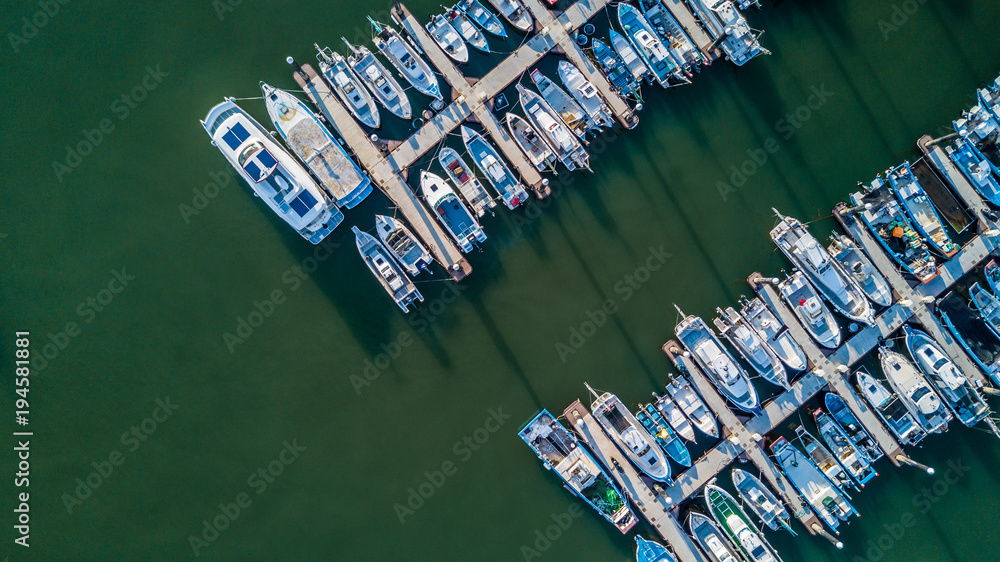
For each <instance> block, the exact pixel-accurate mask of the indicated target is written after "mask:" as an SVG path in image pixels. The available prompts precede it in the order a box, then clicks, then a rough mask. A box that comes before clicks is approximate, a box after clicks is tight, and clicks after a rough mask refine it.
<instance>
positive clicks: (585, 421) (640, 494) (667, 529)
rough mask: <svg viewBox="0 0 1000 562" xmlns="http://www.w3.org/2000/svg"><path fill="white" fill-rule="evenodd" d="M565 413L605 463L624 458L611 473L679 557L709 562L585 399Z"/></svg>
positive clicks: (682, 561)
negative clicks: (619, 469)
mask: <svg viewBox="0 0 1000 562" xmlns="http://www.w3.org/2000/svg"><path fill="white" fill-rule="evenodd" d="M563 416H564V417H565V418H566V420H567V421H568V422H569V424H570V425H571V426H572V427H573V429H574V430H575V431H576V434H577V436H578V437H579V439H580V441H582V442H583V443H584V444H586V445H587V447H588V448H589V449H590V450H591V451H592V452H593V453H594V457H595V458H596V459H597V460H598V461H600V462H601V464H602V465H604V466H606V467H611V466H613V464H612V463H611V459H612V458H615V459H617V458H619V457H620V458H621V459H622V460H621V461H620V462H619V463H618V464H619V466H621V467H622V471H621V472H619V471H617V470H614V469H609V470H608V474H610V475H611V477H612V478H614V479H615V481H616V482H618V485H619V486H621V489H622V491H623V492H624V493H625V495H626V496H627V499H628V501H629V502H631V504H632V505H633V506H634V507H635V508H636V511H637V512H638V513H639V514H641V515H642V516H643V517H645V518H646V520H647V521H649V524H650V525H652V526H653V528H654V529H656V532H657V533H658V534H659V535H660V536H661V537H662V538H663V539H664V540H665V541H667V542H668V543H669V544H670V546H671V548H672V549H673V551H674V553H675V554H676V555H677V558H678V559H679V560H680V561H681V562H708V561H707V560H705V557H704V556H702V554H701V552H700V551H699V550H698V548H697V547H696V546H695V545H694V542H693V541H692V540H691V537H689V536H688V535H687V533H685V532H684V529H683V528H682V527H681V524H680V523H679V522H678V521H677V518H676V517H675V516H674V514H673V513H672V511H671V510H672V509H674V507H676V506H675V504H673V503H669V500H667V499H665V498H664V497H662V496H658V495H657V494H655V493H654V492H653V491H652V490H650V489H649V487H648V486H647V485H646V484H645V482H643V480H642V478H641V477H640V476H639V473H638V472H637V471H636V469H635V468H634V467H633V466H632V463H630V462H629V461H628V460H627V459H626V457H625V455H624V454H622V452H621V451H619V450H618V447H617V446H616V445H615V444H614V443H612V442H611V440H610V439H609V438H608V437H607V436H606V435H605V434H604V430H603V429H601V426H600V425H598V423H597V420H595V419H594V416H592V415H591V414H590V411H589V410H588V409H587V408H586V407H585V406H584V405H583V403H581V402H580V401H579V400H577V401H575V402H573V403H572V404H570V405H569V407H568V408H566V409H565V410H564V411H563Z"/></svg>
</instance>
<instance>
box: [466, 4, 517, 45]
mask: <svg viewBox="0 0 1000 562" xmlns="http://www.w3.org/2000/svg"><path fill="white" fill-rule="evenodd" d="M455 8H457V9H458V11H460V12H462V13H463V14H465V16H466V17H467V18H469V19H470V20H472V21H473V22H475V24H476V25H478V26H479V27H481V28H482V29H483V31H485V32H486V33H490V34H493V35H496V36H497V37H499V38H501V39H506V38H507V30H506V29H504V28H503V24H502V23H500V20H499V19H497V17H496V16H494V15H493V14H491V13H490V12H489V11H487V9H486V8H485V7H483V5H482V3H480V2H479V0H459V1H458V4H455Z"/></svg>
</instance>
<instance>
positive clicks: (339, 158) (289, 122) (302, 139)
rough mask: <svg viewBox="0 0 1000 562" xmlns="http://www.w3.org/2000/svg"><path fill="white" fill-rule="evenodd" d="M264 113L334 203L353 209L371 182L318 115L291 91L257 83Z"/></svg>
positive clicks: (365, 195) (365, 193) (360, 200)
mask: <svg viewBox="0 0 1000 562" xmlns="http://www.w3.org/2000/svg"><path fill="white" fill-rule="evenodd" d="M260 89H261V91H262V92H263V94H264V105H265V106H266V107H267V114H268V116H269V117H270V118H271V122H272V123H274V127H275V129H276V130H277V131H278V134H280V135H281V138H283V139H285V144H286V145H288V147H289V148H291V149H292V152H294V153H295V155H296V156H298V157H299V160H301V161H302V163H303V164H305V165H306V167H307V168H309V171H311V172H312V174H313V177H314V178H316V180H318V181H319V185H320V187H322V188H323V189H324V190H325V191H326V192H327V193H328V194H329V195H330V196H331V197H333V199H334V201H336V202H337V205H339V206H341V207H344V208H347V209H352V208H354V207H355V206H357V205H358V204H359V203H361V202H362V201H364V200H365V198H366V197H368V195H369V194H371V192H372V182H371V179H369V178H368V176H367V175H365V173H364V172H363V171H361V167H360V166H358V165H357V164H355V163H354V161H353V160H351V157H350V156H348V154H347V151H346V150H344V147H343V146H342V145H341V144H340V142H339V141H337V139H336V138H334V136H333V135H332V134H331V133H330V131H329V129H327V128H326V127H324V126H323V123H322V122H321V121H320V120H319V117H317V116H316V114H315V113H313V112H312V111H311V110H310V109H309V108H308V107H307V106H306V104H305V103H303V102H302V101H301V100H299V98H297V97H295V96H293V95H292V94H290V93H288V92H286V91H284V90H279V89H278V88H273V87H271V86H269V85H267V84H265V83H264V82H261V83H260Z"/></svg>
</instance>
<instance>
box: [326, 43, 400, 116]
mask: <svg viewBox="0 0 1000 562" xmlns="http://www.w3.org/2000/svg"><path fill="white" fill-rule="evenodd" d="M341 39H342V40H343V41H344V44H346V45H347V48H348V49H350V50H351V56H349V57H347V64H348V65H350V67H351V68H352V69H353V70H354V72H355V73H356V74H357V75H358V77H360V78H361V81H362V82H364V83H365V86H368V89H369V90H370V91H371V93H372V94H373V95H374V96H375V100H376V101H378V102H379V104H380V105H381V106H382V107H384V108H386V109H388V110H389V113H392V114H393V115H395V116H396V117H399V118H400V119H409V118H411V117H413V109H412V108H411V107H410V98H409V97H407V95H406V91H405V90H403V87H402V86H400V85H399V82H397V81H396V79H395V78H394V77H393V76H392V73H391V72H389V70H388V69H387V68H386V67H385V66H384V65H383V64H382V63H381V62H380V61H379V60H378V58H376V57H375V55H374V54H372V52H371V51H369V50H368V47H365V46H364V45H352V44H351V43H350V42H348V41H347V39H344V38H343V37H341Z"/></svg>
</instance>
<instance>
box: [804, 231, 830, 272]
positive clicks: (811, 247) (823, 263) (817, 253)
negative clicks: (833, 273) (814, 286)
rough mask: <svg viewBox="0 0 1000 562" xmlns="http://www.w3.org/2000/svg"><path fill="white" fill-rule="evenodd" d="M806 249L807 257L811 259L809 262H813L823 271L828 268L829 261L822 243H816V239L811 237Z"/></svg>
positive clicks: (814, 265)
mask: <svg viewBox="0 0 1000 562" xmlns="http://www.w3.org/2000/svg"><path fill="white" fill-rule="evenodd" d="M805 250H806V252H805V253H806V258H807V259H808V260H809V263H810V264H812V266H813V267H815V268H816V269H817V270H818V271H820V272H823V270H825V269H826V267H827V263H828V262H827V259H826V256H825V255H823V251H822V249H821V248H820V245H819V244H818V243H816V239H814V238H810V239H809V241H808V242H806V247H805Z"/></svg>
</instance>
